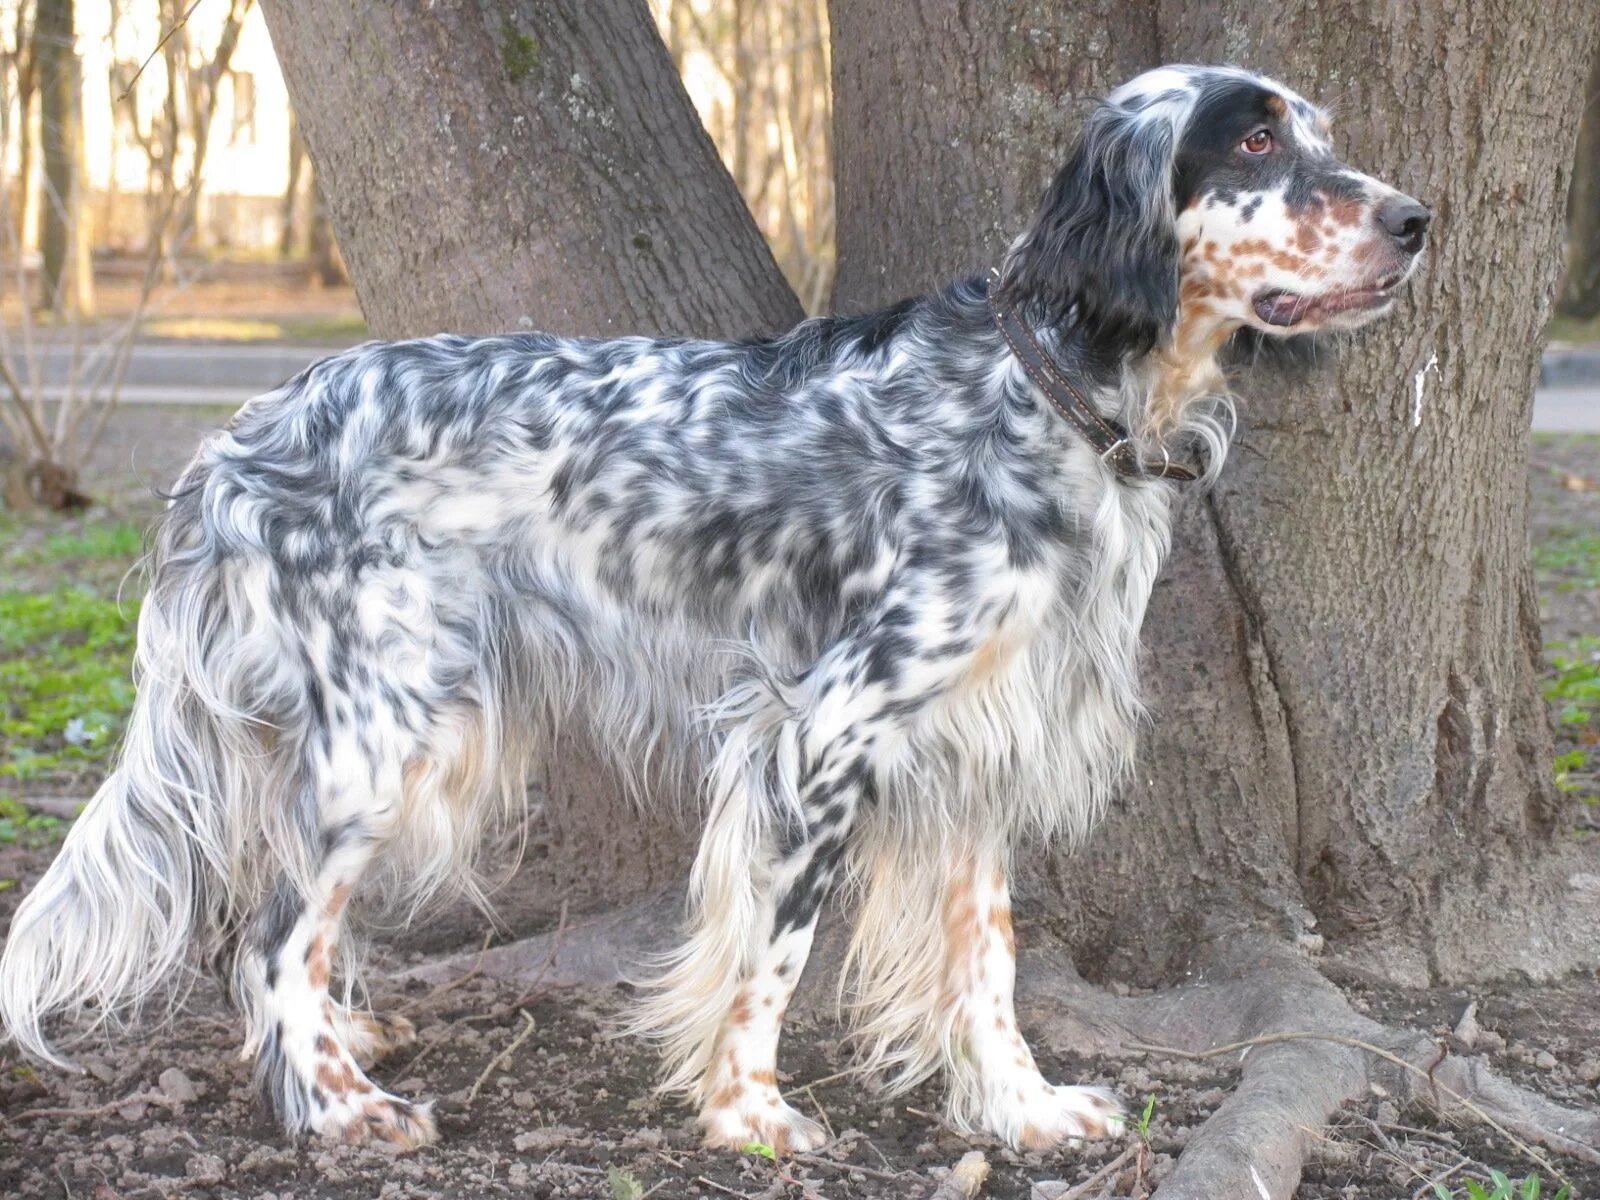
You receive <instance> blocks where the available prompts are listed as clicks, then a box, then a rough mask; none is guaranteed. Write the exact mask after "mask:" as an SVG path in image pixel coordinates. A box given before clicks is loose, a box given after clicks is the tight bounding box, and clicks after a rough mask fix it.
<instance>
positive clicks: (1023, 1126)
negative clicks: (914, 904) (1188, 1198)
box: [940, 848, 1123, 1150]
mask: <svg viewBox="0 0 1600 1200" xmlns="http://www.w3.org/2000/svg"><path fill="white" fill-rule="evenodd" d="M940 921H941V924H942V925H943V929H944V946H945V959H944V981H943V987H944V995H943V997H942V1006H943V1008H944V1009H945V1010H946V1011H947V1012H948V1013H949V1014H950V1015H949V1019H950V1022H951V1025H952V1026H953V1031H954V1034H955V1036H954V1037H953V1038H952V1039H951V1041H950V1043H949V1046H950V1049H951V1051H952V1052H953V1058H952V1060H951V1061H950V1062H949V1063H948V1064H947V1067H948V1072H949V1088H950V1095H949V1114H950V1118H951V1121H952V1123H953V1124H955V1125H957V1126H958V1127H960V1128H969V1129H971V1128H977V1129H981V1130H983V1131H984V1132H987V1133H992V1134H994V1135H996V1136H997V1137H1001V1138H1004V1139H1005V1140H1006V1141H1007V1142H1009V1143H1011V1145H1013V1146H1016V1147H1017V1148H1019V1149H1023V1150H1045V1149H1048V1148H1050V1147H1052V1146H1054V1145H1056V1144H1057V1143H1059V1142H1062V1141H1064V1140H1065V1139H1067V1138H1073V1137H1104V1136H1106V1135H1108V1134H1112V1133H1116V1132H1119V1131H1120V1130H1121V1128H1122V1125H1123V1117H1122V1110H1121V1108H1120V1106H1119V1105H1118V1104H1117V1101H1116V1100H1115V1099H1114V1098H1113V1097H1112V1096H1111V1094H1110V1093H1109V1092H1106V1091H1103V1090H1102V1089H1100V1088H1091V1087H1069V1086H1056V1085H1052V1084H1050V1083H1048V1082H1046V1080H1045V1078H1044V1076H1043V1075H1041V1074H1040V1072H1039V1068H1038V1066H1037V1065H1036V1064H1035V1063H1034V1061H1033V1053H1032V1051H1030V1050H1029V1049H1028V1044H1027V1043H1026V1042H1025V1041H1023V1038H1022V1032H1021V1030H1020V1029H1019V1028H1018V1027H1017V1015H1016V1011H1015V1008H1014V1006H1013V988H1014V983H1015V980H1016V942H1015V940H1014V936H1013V934H1012V928H1011V896H1010V890H1009V888H1008V886H1007V882H1006V871H1005V864H1004V858H1003V856H1002V854H1001V853H999V852H998V851H993V850H985V849H981V848H974V849H972V850H970V851H969V852H967V853H963V854H962V855H961V856H960V857H958V858H956V859H955V860H954V861H952V862H951V863H950V864H949V874H948V876H947V877H946V882H945V886H944V895H943V905H942V909H941V912H940Z"/></svg>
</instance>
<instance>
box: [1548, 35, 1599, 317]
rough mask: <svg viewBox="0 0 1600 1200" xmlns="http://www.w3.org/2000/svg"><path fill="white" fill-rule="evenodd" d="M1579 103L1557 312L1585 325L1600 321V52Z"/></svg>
mask: <svg viewBox="0 0 1600 1200" xmlns="http://www.w3.org/2000/svg"><path fill="white" fill-rule="evenodd" d="M1581 102H1582V104H1583V120H1582V121H1581V122H1580V123H1579V125H1578V152H1577V154H1576V155H1575V156H1574V158H1573V164H1572V197H1571V200H1570V201H1569V202H1568V205H1567V270H1566V277H1565V278H1564V279H1563V280H1562V283H1561V300H1560V302H1559V305H1558V307H1559V309H1560V311H1561V312H1562V313H1563V314H1564V315H1566V316H1569V317H1576V318H1578V319H1579V320H1583V321H1588V320H1592V319H1594V318H1595V317H1600V47H1596V50H1595V54H1594V63H1593V65H1592V66H1591V67H1590V70H1589V77H1588V79H1586V80H1585V81H1584V88H1583V94H1582V98H1581Z"/></svg>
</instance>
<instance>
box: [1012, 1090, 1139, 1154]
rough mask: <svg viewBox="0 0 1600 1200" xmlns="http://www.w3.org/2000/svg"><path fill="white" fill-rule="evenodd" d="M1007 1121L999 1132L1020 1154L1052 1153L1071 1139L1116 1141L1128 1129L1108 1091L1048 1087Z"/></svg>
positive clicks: (1028, 1099)
mask: <svg viewBox="0 0 1600 1200" xmlns="http://www.w3.org/2000/svg"><path fill="white" fill-rule="evenodd" d="M1007 1117H1008V1118H1009V1119H1007V1120H1004V1121H1003V1122H998V1124H1000V1125H1002V1126H1003V1128H1000V1129H997V1130H996V1132H998V1133H1000V1134H1001V1136H1003V1137H1005V1138H1006V1140H1007V1141H1009V1142H1010V1143H1011V1144H1012V1145H1013V1146H1014V1147H1016V1148H1017V1149H1018V1150H1035V1151H1037V1150H1049V1149H1051V1148H1052V1147H1055V1146H1059V1145H1060V1144H1061V1143H1062V1142H1064V1141H1066V1140H1067V1139H1068V1138H1089V1137H1094V1138H1099V1137H1115V1136H1118V1135H1120V1134H1122V1133H1123V1132H1125V1131H1126V1128H1127V1117H1126V1116H1125V1115H1124V1114H1123V1111H1122V1105H1121V1104H1119V1103H1118V1102H1117V1099H1116V1097H1115V1096H1113V1095H1112V1094H1111V1093H1110V1092H1108V1091H1106V1090H1105V1089H1104V1088H1092V1087H1051V1086H1050V1085H1048V1084H1046V1085H1045V1086H1044V1087H1043V1088H1042V1089H1040V1090H1038V1091H1033V1092H1031V1094H1030V1095H1029V1096H1028V1098H1027V1100H1026V1102H1022V1103H1019V1105H1018V1107H1017V1109H1016V1110H1014V1111H1012V1112H1010V1113H1008V1114H1007Z"/></svg>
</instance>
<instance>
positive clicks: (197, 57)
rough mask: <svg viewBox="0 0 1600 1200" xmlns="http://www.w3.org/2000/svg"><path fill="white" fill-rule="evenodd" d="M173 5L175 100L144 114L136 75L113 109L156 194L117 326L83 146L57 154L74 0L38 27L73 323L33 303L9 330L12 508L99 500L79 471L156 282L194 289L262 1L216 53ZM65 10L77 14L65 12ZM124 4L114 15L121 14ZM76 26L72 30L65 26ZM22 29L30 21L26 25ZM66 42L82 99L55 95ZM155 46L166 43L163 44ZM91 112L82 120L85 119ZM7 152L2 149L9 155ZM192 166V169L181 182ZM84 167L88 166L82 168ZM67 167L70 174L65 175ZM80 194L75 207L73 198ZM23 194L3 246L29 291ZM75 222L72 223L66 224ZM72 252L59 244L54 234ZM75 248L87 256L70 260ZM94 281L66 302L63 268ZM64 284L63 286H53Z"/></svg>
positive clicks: (166, 54)
mask: <svg viewBox="0 0 1600 1200" xmlns="http://www.w3.org/2000/svg"><path fill="white" fill-rule="evenodd" d="M156 2H157V3H159V4H160V5H161V12H162V14H163V23H162V25H161V29H162V34H163V39H164V40H163V41H162V42H161V44H160V56H159V57H160V60H161V63H162V69H163V70H164V71H165V86H164V92H163V101H162V105H161V107H160V110H159V112H157V113H152V114H150V117H149V119H148V120H145V119H142V117H141V114H140V112H139V110H138V107H137V89H136V88H134V87H133V84H134V80H133V79H131V78H130V79H128V80H126V81H124V88H125V90H124V92H123V93H122V94H121V95H114V96H113V103H117V104H125V105H128V106H129V109H130V112H129V115H130V118H131V122H130V124H129V125H128V128H130V129H131V130H133V131H135V132H136V133H137V135H138V137H139V139H140V141H141V143H142V144H143V146H144V148H145V151H146V154H147V155H148V156H149V160H150V163H151V174H150V180H151V182H150V191H149V194H148V195H147V203H148V205H149V208H148V212H149V220H148V224H147V233H146V245H145V250H144V266H143V271H142V272H141V274H140V278H139V284H138V287H137V290H136V292H135V297H134V302H133V305H132V310H131V312H130V313H129V314H128V315H127V316H125V317H121V318H119V319H118V320H116V321H114V322H111V323H109V324H108V325H105V326H93V325H91V324H90V323H89V322H88V321H87V320H86V318H87V316H88V313H87V312H86V311H85V309H84V306H83V303H82V301H83V299H84V298H86V297H87V296H88V295H89V294H90V293H89V290H88V288H89V285H88V283H87V280H88V279H89V278H90V271H91V265H92V264H91V262H90V259H89V256H88V238H87V224H88V222H87V219H86V212H85V206H84V205H83V204H82V203H81V194H82V192H83V191H84V184H83V182H82V181H83V178H84V172H83V170H82V161H81V153H82V145H81V143H82V139H81V136H77V137H76V141H75V143H74V145H73V147H72V148H71V156H70V157H67V158H62V157H61V155H62V154H65V153H66V152H67V151H66V148H65V147H61V148H52V141H53V138H52V134H51V130H52V128H53V126H52V124H51V122H52V117H51V113H52V108H53V106H54V105H56V104H58V103H61V104H67V105H69V106H70V107H71V108H72V109H73V111H74V113H77V112H78V109H79V108H80V107H81V104H82V85H81V80H80V79H79V78H78V71H77V67H76V57H75V55H73V54H72V53H71V46H72V36H71V22H70V8H71V6H70V3H66V0H39V7H38V18H37V20H36V23H35V25H34V40H35V43H36V48H35V50H34V54H35V55H36V56H37V58H38V67H37V73H38V78H39V84H38V86H39V90H40V96H41V100H40V105H41V120H40V126H41V142H42V145H43V148H44V153H43V156H42V157H43V160H44V163H45V172H44V173H45V178H46V184H45V188H44V195H43V198H42V201H41V202H42V204H43V205H44V209H43V211H42V213H41V215H42V216H44V217H46V218H48V217H49V216H50V213H51V212H52V211H54V212H56V213H58V214H61V215H62V216H63V229H62V230H61V231H60V232H59V233H52V230H51V226H50V222H49V220H48V219H46V221H45V230H44V239H43V240H44V260H45V263H44V269H43V272H42V274H43V277H44V279H45V280H46V281H47V284H46V286H47V288H49V293H48V294H49V295H50V296H52V297H53V298H55V299H56V300H57V303H56V304H55V307H56V309H57V311H58V313H63V314H64V315H65V316H67V317H69V318H70V320H68V321H66V322H65V323H62V324H59V325H58V326H57V327H55V328H53V329H52V330H50V331H48V332H45V331H41V330H40V328H39V326H38V325H37V324H36V323H35V322H34V320H33V319H32V317H31V315H30V313H29V312H28V311H27V307H26V306H23V309H22V312H21V314H20V315H21V321H20V324H19V325H18V326H17V328H15V329H11V328H8V327H6V326H5V325H3V324H0V387H3V392H0V425H3V427H4V428H5V431H6V433H7V434H8V436H9V438H10V440H11V442H12V446H13V450H12V452H11V454H10V456H9V465H8V466H7V468H6V483H7V486H6V488H5V499H6V502H7V503H8V505H11V506H18V505H25V504H39V505H42V506H45V507H50V508H64V507H74V506H77V505H80V504H83V503H86V502H87V501H88V499H89V497H88V496H86V495H85V494H84V492H83V491H82V489H81V487H80V482H79V473H80V471H81V469H82V466H83V464H84V463H85V462H86V461H87V460H88V458H89V456H90V455H91V454H92V453H93V452H94V448H95V446H96V445H97V444H98V443H99V440H100V437H101V435H102V434H103V433H104V430H105V427H106V422H107V421H108V420H109V418H110V416H111V414H112V412H113V411H115V409H116V407H117V403H118V400H119V398H120V395H121V390H122V381H123V377H124V374H125V372H126V370H127V366H128V360H129V356H130V355H131V354H132V351H133V346H134V343H135V342H136V341H137V340H138V337H139V333H140V330H141V328H142V326H143V322H144V319H145V316H146V314H147V311H148V308H149V305H150V300H151V297H152V295H153V294H154V292H155V289H156V286H157V284H158V283H160V282H161V281H162V280H163V279H164V278H166V279H168V280H172V281H175V282H176V283H177V284H178V285H179V286H180V287H181V285H182V283H183V278H182V274H181V264H180V263H179V261H178V256H179V254H180V253H181V251H182V248H183V246H184V244H185V242H186V241H187V239H188V237H189V235H190V234H191V233H192V231H193V227H194V222H195V217H196V214H197V211H198V204H199V195H200V189H201V185H202V182H203V171H204V167H205V158H206V147H207V145H208V143H209V137H210V126H211V121H212V120H213V118H214V116H215V114H216V110H217V103H218V91H219V88H218V85H219V83H220V81H221V79H222V77H223V76H224V75H225V74H226V72H227V69H228V63H229V61H230V59H231V57H232V55H233V51H234V48H235V47H236V46H237V44H238V39H239V34H240V29H241V26H242V24H243V22H244V18H245V16H246V15H247V14H248V12H249V10H250V6H251V4H252V3H253V0H229V9H228V15H227V17H226V19H225V20H224V22H223V26H222V30H221V32H220V34H219V36H218V39H217V41H216V43H215V45H214V46H210V47H206V48H203V49H202V48H199V47H196V46H195V45H194V44H193V38H192V36H191V34H190V33H189V31H188V30H187V27H186V22H185V17H186V15H187V12H188V9H187V8H186V7H185V6H184V5H181V4H179V3H178V2H177V0H156ZM55 5H62V6H64V7H65V8H66V10H67V14H66V15H65V16H63V14H62V12H61V11H60V8H56V7H52V6H55ZM117 11H118V10H117V9H116V8H115V7H114V8H113V10H112V12H113V15H114V16H115V14H116V13H117ZM63 21H65V22H66V23H65V25H63ZM19 28H20V26H19ZM47 47H48V48H60V47H66V52H67V54H68V56H69V57H70V58H71V59H72V68H71V79H70V87H69V88H68V89H67V90H68V91H69V92H70V96H69V97H68V98H67V99H66V100H64V101H63V100H58V99H56V98H53V95H52V89H51V87H50V86H49V83H48V81H50V80H52V79H55V80H59V79H63V78H65V76H64V75H63V74H62V70H63V69H64V68H62V67H59V66H57V65H55V63H54V62H53V61H52V59H51V53H53V52H54V51H53V49H52V50H50V51H49V52H47V50H46V48H47ZM152 50H155V47H152ZM80 115H81V114H80ZM10 132H11V134H12V136H16V137H21V138H24V139H26V138H27V137H29V136H30V131H29V130H28V129H27V128H26V127H21V128H17V129H14V130H12V131H10ZM3 149H4V147H3V146H0V150H3ZM180 160H186V162H187V166H188V170H187V173H186V174H183V175H182V176H181V177H180V165H179V164H180ZM73 164H76V168H75V169H73ZM57 172H65V174H61V175H59V177H58V175H57ZM68 196H71V197H75V198H77V199H75V200H74V202H73V203H71V204H67V203H62V202H60V198H61V197H68ZM23 203H24V202H23V200H22V199H21V191H20V189H19V188H17V187H13V186H11V184H10V183H9V181H0V218H3V220H0V235H3V237H4V239H5V240H4V244H3V246H0V259H3V261H4V262H5V265H6V269H7V271H8V273H10V274H11V275H12V276H13V278H14V280H15V282H16V285H17V287H18V289H19V292H20V291H21V289H22V287H23V284H24V281H25V275H24V269H25V256H24V254H23V247H22V241H21V236H20V233H21V230H22V229H23V223H22V218H21V217H20V215H19V212H18V210H19V209H20V208H21V206H22V204H23ZM68 216H70V217H71V220H66V217H68ZM53 238H56V239H59V241H60V243H61V244H60V245H58V246H56V248H54V249H53V248H52V247H53V242H52V239H53ZM73 247H75V249H76V253H75V254H69V253H68V250H69V248H73ZM68 265H70V266H72V267H73V268H74V271H73V274H74V275H76V276H81V279H82V281H84V282H80V283H76V284H74V285H73V290H72V293H71V294H72V295H73V296H74V297H75V298H76V299H77V305H76V307H75V308H74V307H73V306H70V305H69V306H66V307H65V309H63V305H62V304H61V303H60V302H59V298H60V296H61V283H60V282H59V281H60V278H61V276H60V272H61V271H62V270H63V269H64V267H66V266H68ZM50 280H57V281H58V282H56V283H55V284H50V283H49V282H48V281H50ZM48 346H54V347H56V348H57V349H58V350H59V348H61V347H65V349H66V364H65V368H64V381H57V382H51V381H50V380H49V379H48V377H47V373H46V371H45V370H44V362H43V360H44V356H45V354H46V349H47V347H48Z"/></svg>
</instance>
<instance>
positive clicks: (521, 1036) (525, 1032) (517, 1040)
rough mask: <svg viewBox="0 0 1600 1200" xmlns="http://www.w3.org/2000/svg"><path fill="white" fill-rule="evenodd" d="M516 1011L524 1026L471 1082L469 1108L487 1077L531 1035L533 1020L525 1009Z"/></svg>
mask: <svg viewBox="0 0 1600 1200" xmlns="http://www.w3.org/2000/svg"><path fill="white" fill-rule="evenodd" d="M518 1011H519V1012H520V1013H521V1014H522V1019H523V1021H525V1022H526V1024H524V1025H523V1027H522V1031H521V1032H520V1033H518V1034H517V1036H516V1037H514V1038H512V1039H511V1044H510V1045H509V1046H507V1047H506V1048H505V1049H504V1050H502V1051H500V1053H499V1054H496V1055H495V1056H494V1057H493V1058H491V1059H490V1060H489V1065H488V1066H486V1067H484V1069H483V1073H482V1074H481V1075H479V1076H478V1077H477V1079H475V1080H473V1081H472V1090H471V1091H469V1092H468V1093H467V1105H468V1106H469V1107H470V1106H471V1104H472V1102H473V1101H474V1100H476V1099H477V1098H478V1092H479V1091H480V1090H481V1089H482V1087H483V1085H484V1082H485V1081H486V1080H487V1079H488V1078H489V1076H490V1075H492V1074H493V1073H494V1071H495V1068H497V1067H498V1066H500V1064H501V1063H504V1062H509V1061H510V1059H511V1056H512V1055H513V1054H515V1053H516V1052H517V1047H518V1046H520V1045H522V1043H523V1042H525V1041H527V1040H528V1037H529V1035H530V1034H532V1033H533V1018H532V1017H530V1016H529V1015H528V1011H527V1009H519V1010H518Z"/></svg>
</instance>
